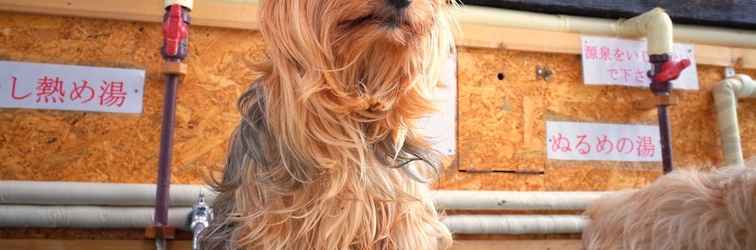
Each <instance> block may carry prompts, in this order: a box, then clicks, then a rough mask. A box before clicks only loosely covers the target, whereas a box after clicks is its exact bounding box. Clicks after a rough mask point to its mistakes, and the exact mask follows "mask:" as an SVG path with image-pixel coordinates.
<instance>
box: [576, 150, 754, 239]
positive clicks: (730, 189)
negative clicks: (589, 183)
mask: <svg viewBox="0 0 756 250" xmlns="http://www.w3.org/2000/svg"><path fill="white" fill-rule="evenodd" d="M586 215H588V217H589V218H590V220H591V221H590V223H589V225H588V227H587V228H586V229H585V231H584V233H583V241H584V243H585V246H586V249H588V250H714V249H716V250H746V249H756V161H751V162H750V163H747V164H746V166H745V167H744V166H731V167H728V168H723V169H719V170H716V171H714V172H701V171H693V170H678V171H674V172H672V173H670V174H669V175H666V176H663V177H660V178H659V179H658V180H656V181H655V182H654V183H653V184H651V185H650V186H648V187H645V188H642V189H640V190H637V191H627V192H622V193H619V194H612V195H610V196H608V197H605V198H603V199H600V200H599V201H597V202H595V203H594V204H592V206H591V207H590V208H589V209H588V210H587V211H586Z"/></svg>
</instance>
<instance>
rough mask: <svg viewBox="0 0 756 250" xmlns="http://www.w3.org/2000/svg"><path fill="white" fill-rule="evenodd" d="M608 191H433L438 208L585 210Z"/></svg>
mask: <svg viewBox="0 0 756 250" xmlns="http://www.w3.org/2000/svg"><path fill="white" fill-rule="evenodd" d="M604 194H606V192H506V191H447V190H439V191H435V192H433V194H432V197H433V201H434V203H435V204H436V207H437V208H439V209H449V210H563V211H568V210H582V209H585V208H586V207H587V206H588V205H589V204H590V203H591V202H592V201H594V200H596V199H598V198H599V197H600V196H602V195H604Z"/></svg>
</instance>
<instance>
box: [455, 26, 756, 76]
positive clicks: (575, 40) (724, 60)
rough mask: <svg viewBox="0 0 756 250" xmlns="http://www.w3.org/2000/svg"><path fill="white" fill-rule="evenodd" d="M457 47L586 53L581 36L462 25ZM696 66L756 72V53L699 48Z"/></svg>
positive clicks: (713, 47) (750, 50)
mask: <svg viewBox="0 0 756 250" xmlns="http://www.w3.org/2000/svg"><path fill="white" fill-rule="evenodd" d="M460 26H461V28H460V30H459V31H458V32H457V34H456V35H455V36H456V37H457V45H460V46H466V47H482V48H502V49H511V50H521V51H533V52H549V53H563V54H576V55H579V54H580V53H582V47H581V44H580V36H581V35H580V34H576V33H565V32H553V31H541V30H528V29H517V28H505V27H496V26H487V25H478V24H467V23H462V24H460ZM694 48H695V54H696V63H698V64H705V65H714V66H724V67H729V66H733V67H742V68H756V50H755V49H741V48H730V47H722V46H712V45H699V44H695V45H694Z"/></svg>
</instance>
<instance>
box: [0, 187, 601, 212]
mask: <svg viewBox="0 0 756 250" xmlns="http://www.w3.org/2000/svg"><path fill="white" fill-rule="evenodd" d="M154 190H155V185H153V184H114V183H85V182H34V181H0V204H23V205H30V204H38V205H90V206H152V205H154V203H155V192H154ZM200 192H203V193H204V194H205V197H207V201H208V203H212V200H213V198H214V197H215V196H214V193H213V192H212V191H211V190H210V189H208V188H207V187H205V186H200V185H171V201H170V204H171V206H186V207H189V206H191V205H192V204H194V203H195V202H196V201H197V198H198V197H199V193H200ZM602 194H605V193H604V192H506V191H452V190H436V191H432V194H431V195H432V197H433V200H434V202H435V203H436V205H437V206H438V207H439V208H440V209H451V210H581V209H584V208H585V207H586V206H587V205H588V204H589V203H590V202H591V201H593V200H595V199H596V198H598V197H599V196H601V195H602Z"/></svg>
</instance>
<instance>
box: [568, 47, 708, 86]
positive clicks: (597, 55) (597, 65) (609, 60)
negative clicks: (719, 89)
mask: <svg viewBox="0 0 756 250" xmlns="http://www.w3.org/2000/svg"><path fill="white" fill-rule="evenodd" d="M582 46H583V52H582V54H583V56H582V58H583V81H584V82H585V84H587V85H623V86H631V87H648V85H649V84H651V79H649V78H648V75H647V72H648V71H649V70H650V69H651V63H650V62H649V58H648V54H647V49H646V48H647V47H646V41H645V40H627V39H618V38H605V37H592V36H583V37H582ZM670 58H671V59H672V60H680V59H690V62H691V65H692V67H689V68H687V69H685V71H683V72H682V74H681V75H680V78H678V79H677V80H674V81H672V87H673V88H676V89H687V90H697V89H698V72H697V70H696V60H695V59H696V58H695V54H694V49H693V46H692V45H689V44H675V45H674V52H673V53H672V55H670Z"/></svg>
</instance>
